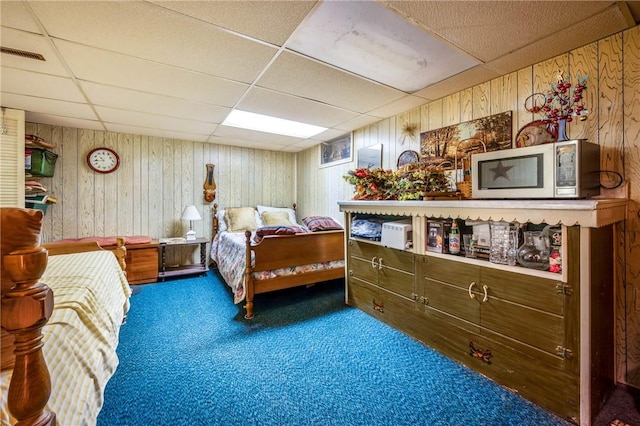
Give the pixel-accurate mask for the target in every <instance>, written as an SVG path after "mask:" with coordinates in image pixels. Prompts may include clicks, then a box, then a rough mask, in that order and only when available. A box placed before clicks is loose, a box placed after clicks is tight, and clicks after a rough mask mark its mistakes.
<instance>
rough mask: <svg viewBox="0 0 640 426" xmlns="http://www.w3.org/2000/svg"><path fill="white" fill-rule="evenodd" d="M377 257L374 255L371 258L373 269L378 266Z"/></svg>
mask: <svg viewBox="0 0 640 426" xmlns="http://www.w3.org/2000/svg"><path fill="white" fill-rule="evenodd" d="M376 259H377V257H375V256H373V257H372V258H371V267H372V268H373V269H376V268H377V266H376Z"/></svg>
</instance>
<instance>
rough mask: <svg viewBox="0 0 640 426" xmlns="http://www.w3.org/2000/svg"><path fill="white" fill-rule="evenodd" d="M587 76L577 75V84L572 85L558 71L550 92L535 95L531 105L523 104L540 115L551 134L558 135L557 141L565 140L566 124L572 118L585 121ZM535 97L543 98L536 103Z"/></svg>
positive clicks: (560, 71) (561, 72)
mask: <svg viewBox="0 0 640 426" xmlns="http://www.w3.org/2000/svg"><path fill="white" fill-rule="evenodd" d="M588 78H589V76H588V75H585V76H581V75H579V74H578V75H577V76H576V80H577V83H576V84H575V85H572V84H571V82H570V81H569V79H568V78H565V76H564V72H563V71H562V70H558V76H557V82H556V83H553V84H552V85H551V90H550V91H548V92H547V93H545V94H541V93H536V94H534V95H532V96H530V97H529V98H530V99H531V103H532V104H531V105H527V102H525V109H526V110H527V111H529V112H532V113H534V114H541V115H542V119H543V121H544V122H545V123H547V126H548V128H549V131H550V132H551V133H556V132H557V134H558V141H561V140H567V139H568V137H567V136H566V129H565V125H566V123H570V122H571V121H572V120H573V117H578V119H579V120H581V121H582V120H586V119H587V115H588V114H589V110H588V109H587V108H586V106H585V104H584V94H583V92H584V91H585V90H587V80H588ZM536 97H543V100H542V101H541V102H536V100H535V98H536Z"/></svg>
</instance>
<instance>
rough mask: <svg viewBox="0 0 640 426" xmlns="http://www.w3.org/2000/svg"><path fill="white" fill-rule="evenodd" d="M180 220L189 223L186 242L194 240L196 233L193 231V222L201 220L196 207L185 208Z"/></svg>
mask: <svg viewBox="0 0 640 426" xmlns="http://www.w3.org/2000/svg"><path fill="white" fill-rule="evenodd" d="M180 219H182V220H188V221H189V232H187V235H186V240H187V241H193V240H195V239H196V231H194V230H193V221H194V220H201V219H202V217H201V216H200V213H199V212H198V209H197V208H196V206H187V207H185V208H184V211H183V212H182V217H181V218H180Z"/></svg>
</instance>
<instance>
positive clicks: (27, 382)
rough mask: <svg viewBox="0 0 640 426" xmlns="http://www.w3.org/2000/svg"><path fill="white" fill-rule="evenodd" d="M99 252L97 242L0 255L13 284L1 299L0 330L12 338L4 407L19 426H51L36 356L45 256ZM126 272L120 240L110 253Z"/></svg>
mask: <svg viewBox="0 0 640 426" xmlns="http://www.w3.org/2000/svg"><path fill="white" fill-rule="evenodd" d="M96 250H103V249H102V248H101V247H100V246H99V245H98V244H97V243H92V242H90V243H71V244H62V243H58V244H44V245H42V246H38V247H33V248H29V249H23V250H17V251H14V252H11V253H9V254H4V255H3V263H4V264H5V268H6V270H8V271H9V275H10V278H11V280H12V281H13V282H14V283H15V286H14V287H13V288H11V289H10V290H8V291H7V292H6V293H5V294H4V295H3V296H2V327H3V328H4V329H5V330H7V331H8V332H9V333H10V334H12V335H13V337H14V339H15V340H14V346H15V351H14V354H15V357H16V361H15V367H14V368H13V374H12V376H11V384H10V386H9V395H8V398H7V405H8V409H9V412H10V413H11V415H12V416H13V417H15V418H16V419H17V420H18V423H17V424H18V425H20V426H23V425H24V426H32V425H33V426H35V425H38V426H41V425H47V426H49V425H51V426H55V425H56V415H55V413H52V412H49V411H46V410H45V406H46V405H47V401H48V400H49V396H50V394H51V378H50V376H49V370H48V369H47V364H46V360H45V359H44V355H43V353H42V346H43V342H42V328H43V327H44V326H45V325H46V323H47V321H49V318H50V317H51V314H52V311H53V299H54V294H53V291H52V290H51V289H50V288H49V287H47V285H46V284H44V283H41V282H39V280H40V278H41V277H42V274H43V273H44V272H45V269H46V267H47V258H48V256H53V255H58V254H70V253H80V252H85V251H96ZM113 252H114V254H115V256H116V258H117V259H118V263H119V264H120V267H121V268H122V270H123V271H125V273H126V263H125V256H126V247H125V240H124V239H123V238H118V246H117V248H116V249H115V250H113Z"/></svg>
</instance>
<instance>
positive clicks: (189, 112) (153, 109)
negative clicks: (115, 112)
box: [80, 81, 230, 123]
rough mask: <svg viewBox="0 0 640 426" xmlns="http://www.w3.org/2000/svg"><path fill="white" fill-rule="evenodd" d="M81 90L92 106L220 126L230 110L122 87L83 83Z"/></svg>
mask: <svg viewBox="0 0 640 426" xmlns="http://www.w3.org/2000/svg"><path fill="white" fill-rule="evenodd" d="M80 86H81V87H82V89H83V91H84V92H85V94H86V95H87V97H88V98H89V99H90V101H91V103H92V104H93V105H97V106H106V107H111V108H117V109H123V110H130V111H138V112H147V113H150V114H157V115H166V116H173V117H177V118H186V119H190V120H197V121H206V122H210V123H220V122H221V121H222V120H224V118H225V117H226V116H227V114H228V113H229V111H230V109H229V108H224V107H220V106H217V105H211V104H206V103H203V102H194V101H188V100H184V99H180V98H174V97H170V96H163V95H157V94H154V93H146V92H139V91H135V90H130V89H123V88H121V87H114V86H106V85H103V84H98V83H91V82H86V81H83V82H81V83H80Z"/></svg>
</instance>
